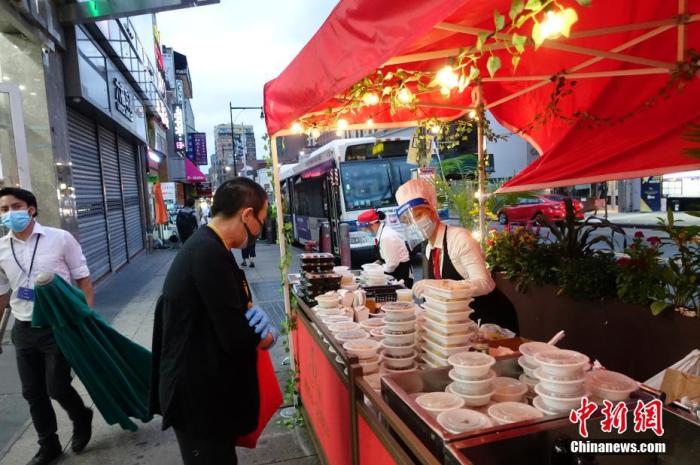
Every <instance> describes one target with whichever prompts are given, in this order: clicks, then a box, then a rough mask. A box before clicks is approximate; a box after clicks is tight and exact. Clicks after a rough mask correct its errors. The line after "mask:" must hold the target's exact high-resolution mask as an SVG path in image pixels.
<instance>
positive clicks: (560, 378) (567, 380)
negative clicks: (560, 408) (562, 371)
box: [535, 368, 584, 384]
mask: <svg viewBox="0 0 700 465" xmlns="http://www.w3.org/2000/svg"><path fill="white" fill-rule="evenodd" d="M535 377H536V378H537V379H539V380H540V381H549V382H550V383H555V384H556V383H559V384H574V383H580V382H582V381H583V379H584V378H583V376H581V373H573V374H570V375H551V374H549V373H545V372H544V370H542V368H538V369H536V370H535Z"/></svg>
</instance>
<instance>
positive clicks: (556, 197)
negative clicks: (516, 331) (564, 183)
mask: <svg viewBox="0 0 700 465" xmlns="http://www.w3.org/2000/svg"><path fill="white" fill-rule="evenodd" d="M542 197H544V198H545V199H549V200H554V201H557V200H564V199H565V198H566V196H564V195H560V194H546V195H543V196H542Z"/></svg>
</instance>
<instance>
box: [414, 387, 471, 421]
mask: <svg viewBox="0 0 700 465" xmlns="http://www.w3.org/2000/svg"><path fill="white" fill-rule="evenodd" d="M416 403H417V404H418V405H419V406H421V407H422V408H423V409H424V410H426V411H427V412H428V413H430V414H433V415H435V416H437V415H438V414H440V413H442V412H446V411H448V410H456V409H458V408H462V407H463V406H464V400H462V399H461V398H459V397H458V396H456V395H454V394H450V393H447V392H429V393H427V394H422V395H420V396H418V397H416Z"/></svg>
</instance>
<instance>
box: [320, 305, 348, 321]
mask: <svg viewBox="0 0 700 465" xmlns="http://www.w3.org/2000/svg"><path fill="white" fill-rule="evenodd" d="M316 315H318V317H319V318H321V320H323V319H324V318H325V317H327V316H338V315H345V310H343V309H342V308H337V307H336V308H320V309H319V310H318V311H317V312H316ZM345 316H347V315H345Z"/></svg>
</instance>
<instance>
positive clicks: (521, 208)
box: [498, 194, 583, 224]
mask: <svg viewBox="0 0 700 465" xmlns="http://www.w3.org/2000/svg"><path fill="white" fill-rule="evenodd" d="M565 198H566V197H564V196H563V195H555V194H545V195H537V196H535V197H529V198H523V199H520V200H519V201H518V203H517V204H515V205H509V206H507V207H504V208H503V209H502V210H501V211H500V212H499V213H498V222H499V223H501V224H508V223H527V222H529V221H532V220H534V219H535V218H537V217H538V216H540V215H541V216H543V217H544V218H545V219H547V220H549V221H563V220H564V217H565V216H566V207H565V205H564V199H565ZM571 201H572V202H573V204H574V212H575V213H576V219H578V220H582V219H583V204H582V203H581V201H580V200H577V199H571Z"/></svg>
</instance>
